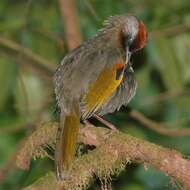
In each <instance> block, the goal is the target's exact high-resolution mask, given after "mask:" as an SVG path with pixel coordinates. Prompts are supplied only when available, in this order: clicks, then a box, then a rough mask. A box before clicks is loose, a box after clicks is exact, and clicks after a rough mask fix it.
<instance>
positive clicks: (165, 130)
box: [129, 110, 190, 137]
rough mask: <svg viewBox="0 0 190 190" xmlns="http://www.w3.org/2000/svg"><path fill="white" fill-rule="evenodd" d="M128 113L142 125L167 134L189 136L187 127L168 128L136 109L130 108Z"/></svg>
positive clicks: (189, 130)
mask: <svg viewBox="0 0 190 190" xmlns="http://www.w3.org/2000/svg"><path fill="white" fill-rule="evenodd" d="M129 115H130V116H131V117H132V118H133V119H134V120H136V121H138V122H140V123H141V124H142V125H143V126H145V127H147V128H149V129H151V130H153V131H155V132H157V133H159V134H162V135H167V136H175V137H176V136H190V129H189V128H178V129H168V128H167V127H166V126H165V125H164V124H162V123H158V122H155V121H153V120H151V119H149V118H148V117H146V116H145V115H143V114H142V113H140V112H139V111H137V110H132V111H131V112H130V113H129Z"/></svg>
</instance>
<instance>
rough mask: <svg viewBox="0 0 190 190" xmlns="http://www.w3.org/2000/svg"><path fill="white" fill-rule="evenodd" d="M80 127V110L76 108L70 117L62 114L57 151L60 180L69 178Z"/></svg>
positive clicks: (56, 157)
mask: <svg viewBox="0 0 190 190" xmlns="http://www.w3.org/2000/svg"><path fill="white" fill-rule="evenodd" d="M79 127H80V114H79V109H76V108H75V110H74V111H72V112H71V113H70V114H69V115H63V114H62V113H61V114H60V124H59V127H58V131H57V139H56V149H55V167H56V174H57V178H58V179H60V180H63V179H65V178H67V177H68V176H67V174H68V171H69V169H70V166H71V164H72V162H73V160H74V157H75V152H76V143H77V135H78V132H79Z"/></svg>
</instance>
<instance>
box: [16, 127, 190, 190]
mask: <svg viewBox="0 0 190 190" xmlns="http://www.w3.org/2000/svg"><path fill="white" fill-rule="evenodd" d="M56 130H57V124H56V123H49V124H46V125H44V126H43V127H41V128H40V131H37V132H35V133H34V134H33V135H32V136H30V137H29V140H28V141H26V143H25V145H24V146H23V148H22V150H21V152H20V154H19V155H20V156H19V157H20V158H21V157H22V159H21V160H20V161H19V162H18V160H19V159H17V164H18V163H20V164H21V165H19V166H21V167H22V164H26V163H27V164H28V165H29V161H30V159H31V157H30V156H31V154H33V153H34V152H33V151H34V150H36V149H38V148H39V147H40V146H42V145H45V144H46V143H48V142H49V141H52V140H53V141H55V134H56ZM50 132H51V133H50ZM31 137H32V138H31ZM79 141H80V142H83V143H85V144H90V145H94V146H97V148H96V149H95V150H93V151H91V152H89V153H88V154H86V155H83V156H82V157H80V158H78V159H76V161H75V162H74V164H73V167H72V170H71V173H70V174H71V178H70V179H68V180H65V181H63V182H59V181H57V180H56V177H55V175H54V173H50V174H48V175H47V176H45V177H42V178H41V179H39V180H38V181H37V182H35V183H34V184H32V185H31V186H29V187H27V188H26V190H39V189H40V190H45V189H47V187H49V185H51V189H55V190H58V189H59V190H60V189H75V188H76V187H78V188H79V189H84V188H86V187H87V186H88V185H89V183H90V181H91V180H92V179H93V177H94V175H96V176H98V177H99V178H101V179H110V176H111V175H113V174H116V173H119V172H120V171H121V170H122V169H124V167H125V165H126V164H127V163H129V162H136V163H142V164H145V165H146V166H147V165H152V166H154V167H155V168H157V169H158V170H160V171H163V172H164V173H165V174H166V175H169V176H170V177H171V178H173V179H174V180H177V181H179V182H181V183H182V185H183V186H184V188H190V180H189V179H190V161H189V160H187V159H184V156H183V155H181V154H180V153H178V152H177V151H175V150H170V149H167V148H163V147H161V146H158V145H155V144H153V143H150V142H147V141H145V140H141V139H138V138H135V137H132V136H131V135H127V134H124V133H121V132H118V131H114V132H113V131H110V130H109V129H105V128H100V127H92V126H89V125H87V126H86V127H85V128H83V129H82V130H81V131H80V136H79ZM100 145H101V146H100ZM27 152H28V153H27ZM28 154H30V156H28ZM19 157H18V158H19ZM24 157H25V158H26V159H25V161H26V162H24V160H23V158H24ZM22 168H24V167H22ZM25 168H27V167H25ZM49 188H50V187H49Z"/></svg>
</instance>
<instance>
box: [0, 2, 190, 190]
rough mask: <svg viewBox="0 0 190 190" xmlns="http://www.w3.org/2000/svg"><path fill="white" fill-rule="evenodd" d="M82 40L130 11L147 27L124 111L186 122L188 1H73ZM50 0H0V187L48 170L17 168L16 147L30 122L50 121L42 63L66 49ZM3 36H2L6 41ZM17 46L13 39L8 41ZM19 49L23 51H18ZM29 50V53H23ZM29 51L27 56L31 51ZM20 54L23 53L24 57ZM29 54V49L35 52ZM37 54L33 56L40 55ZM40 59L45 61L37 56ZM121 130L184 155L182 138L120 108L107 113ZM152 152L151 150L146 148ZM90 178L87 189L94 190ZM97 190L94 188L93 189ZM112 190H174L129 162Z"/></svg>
mask: <svg viewBox="0 0 190 190" xmlns="http://www.w3.org/2000/svg"><path fill="white" fill-rule="evenodd" d="M76 2H77V10H78V15H79V16H78V20H79V23H80V29H81V31H82V35H83V38H84V39H88V38H90V37H92V36H93V35H94V34H95V33H96V32H97V30H98V29H99V28H100V27H101V24H102V22H103V20H105V19H106V18H107V17H108V16H110V15H115V14H122V13H132V14H135V15H137V16H138V17H139V18H140V19H142V20H143V21H144V23H145V24H146V26H147V28H148V31H149V41H148V44H147V46H146V48H145V49H144V50H143V51H141V52H138V53H136V54H135V55H133V57H132V60H133V64H134V68H135V75H136V78H137V81H138V89H137V94H136V96H135V98H134V99H133V101H132V102H131V103H130V105H129V106H130V108H133V109H135V110H138V111H140V112H142V113H143V114H144V115H146V116H147V117H149V118H150V119H152V120H155V121H156V122H161V123H163V124H164V126H165V127H166V128H169V129H176V128H181V129H182V130H183V128H185V127H187V128H188V127H189V123H190V98H189V94H190V93H189V85H190V33H189V30H190V2H189V0H181V1H179V0H172V1H166V0H159V1H153V0H77V1H76ZM59 6H60V5H59V3H58V2H57V1H52V0H38V1H35V0H33V1H32V0H30V1H24V0H17V1H15V0H1V2H0V172H1V175H0V189H2V190H4V189H5V190H9V189H11V190H12V189H13V190H17V189H21V188H22V187H24V186H27V185H29V184H31V183H32V182H34V181H35V180H36V179H38V178H39V177H40V176H43V175H44V174H45V173H46V172H47V171H49V170H53V161H52V160H50V159H48V158H45V159H39V160H37V161H33V162H32V165H31V168H30V170H29V171H27V172H24V171H21V170H20V169H16V168H15V166H14V160H15V155H16V150H17V149H18V145H19V143H20V142H21V141H22V139H23V138H24V137H25V136H26V135H28V134H30V133H31V132H32V131H33V130H34V129H35V126H36V125H37V124H39V123H40V122H44V121H52V120H56V118H57V115H58V114H57V113H56V103H55V100H54V93H53V87H52V78H51V76H50V75H49V74H48V71H47V69H46V67H43V66H39V63H41V62H43V61H45V63H48V64H49V65H53V66H55V67H56V65H58V64H59V62H60V60H61V59H62V58H63V57H64V55H65V54H66V53H67V52H68V51H69V50H68V48H67V44H66V41H67V39H66V38H65V35H64V26H63V22H62V19H61V14H60V7H59ZM7 39H8V40H9V41H7ZM15 43H17V44H15ZM18 44H19V45H20V46H17V45H18ZM23 47H26V48H28V49H29V50H28V49H27V50H25V49H24V48H23ZM27 51H29V53H28V52H27ZM31 51H32V53H31ZM26 53H28V54H29V55H28V54H27V56H26ZM34 53H35V54H34ZM39 59H40V60H39ZM42 59H45V60H42ZM106 118H107V119H108V120H109V121H111V122H113V123H114V124H115V125H116V126H117V127H118V128H119V129H120V130H122V131H123V132H127V133H129V134H132V135H134V136H136V137H139V138H143V139H146V140H148V141H151V142H154V143H157V144H160V145H163V146H165V147H169V148H174V149H176V150H178V151H181V152H182V153H184V154H186V155H189V154H190V146H189V143H190V139H189V137H183V136H181V137H177V136H174V137H170V136H166V135H162V134H159V133H157V132H155V131H154V130H150V129H147V128H146V127H145V126H143V125H141V124H140V123H139V122H137V121H135V120H134V119H132V118H131V117H130V116H129V114H128V113H127V112H126V110H125V109H123V111H120V112H118V113H116V114H113V115H109V116H107V117H106ZM150 154H151V152H150ZM98 184H99V181H98V180H97V181H96V182H95V183H94V185H92V187H91V188H92V189H95V188H96V189H98ZM99 189H100V188H99ZM113 189H117V190H164V189H166V190H167V189H169V190H174V189H180V185H179V184H178V183H177V182H173V181H172V180H171V179H170V178H169V177H167V176H166V175H165V174H163V173H162V172H159V171H157V170H156V169H154V168H152V167H148V169H145V168H144V166H143V165H135V164H132V165H129V166H127V167H126V170H125V171H124V172H122V173H121V174H120V176H119V177H114V179H113Z"/></svg>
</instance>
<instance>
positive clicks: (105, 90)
mask: <svg viewBox="0 0 190 190" xmlns="http://www.w3.org/2000/svg"><path fill="white" fill-rule="evenodd" d="M122 67H124V65H123V64H115V65H114V66H113V67H112V68H106V69H105V70H104V71H102V73H101V74H100V75H99V77H98V78H97V80H96V82H95V83H94V84H92V85H91V86H90V88H89V93H88V94H87V95H86V96H85V97H84V102H85V112H84V117H86V116H88V115H89V114H91V113H92V112H95V111H96V110H97V109H98V108H99V107H100V106H101V105H102V104H103V103H104V102H106V100H107V99H108V98H109V97H110V96H111V95H112V94H113V92H114V91H115V90H116V88H117V87H118V86H119V85H120V83H121V81H122V79H123V74H122V75H121V76H120V77H119V78H118V79H116V71H117V69H118V68H119V69H120V68H122Z"/></svg>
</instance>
